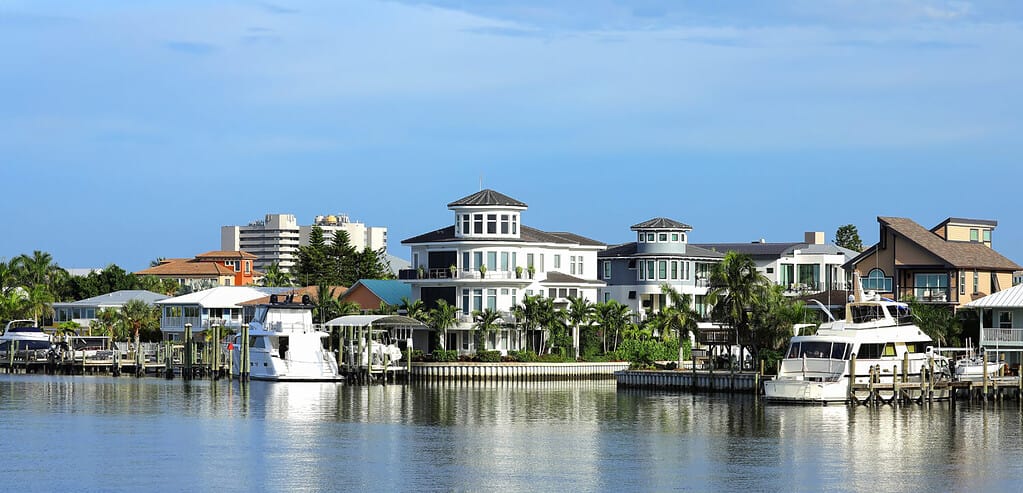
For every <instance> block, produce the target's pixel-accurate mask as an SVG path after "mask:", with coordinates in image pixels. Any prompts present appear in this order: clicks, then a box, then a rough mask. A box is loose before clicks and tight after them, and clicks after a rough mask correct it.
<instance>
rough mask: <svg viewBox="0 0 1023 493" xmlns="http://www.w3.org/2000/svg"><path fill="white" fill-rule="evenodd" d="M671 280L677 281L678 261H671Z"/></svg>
mask: <svg viewBox="0 0 1023 493" xmlns="http://www.w3.org/2000/svg"><path fill="white" fill-rule="evenodd" d="M671 278H672V279H678V260H672V261H671Z"/></svg>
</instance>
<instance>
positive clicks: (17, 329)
mask: <svg viewBox="0 0 1023 493" xmlns="http://www.w3.org/2000/svg"><path fill="white" fill-rule="evenodd" d="M51 344H52V340H51V338H50V335H49V334H47V333H46V332H43V329H41V328H39V327H37V326H36V322H35V320H11V321H10V322H7V326H6V327H5V328H4V332H3V334H2V335H0V353H3V354H7V351H9V350H11V349H12V348H17V350H18V351H49V350H50V345H51Z"/></svg>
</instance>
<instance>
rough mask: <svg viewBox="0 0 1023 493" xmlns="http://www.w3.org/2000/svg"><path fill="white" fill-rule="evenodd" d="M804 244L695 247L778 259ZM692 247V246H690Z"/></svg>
mask: <svg viewBox="0 0 1023 493" xmlns="http://www.w3.org/2000/svg"><path fill="white" fill-rule="evenodd" d="M799 245H805V243H760V242H755V243H698V244H695V246H698V247H700V248H706V249H708V250H713V251H716V252H721V253H728V252H732V251H734V252H737V253H742V254H745V255H749V256H752V257H759V256H768V257H780V256H781V255H782V254H783V253H785V252H786V251H787V250H789V249H791V248H794V247H797V246H799ZM690 246H693V244H690Z"/></svg>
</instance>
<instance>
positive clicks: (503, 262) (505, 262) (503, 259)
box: [501, 252, 509, 272]
mask: <svg viewBox="0 0 1023 493" xmlns="http://www.w3.org/2000/svg"><path fill="white" fill-rule="evenodd" d="M501 270H503V271H505V272H508V270H509V268H508V252H501Z"/></svg>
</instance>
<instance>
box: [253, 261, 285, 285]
mask: <svg viewBox="0 0 1023 493" xmlns="http://www.w3.org/2000/svg"><path fill="white" fill-rule="evenodd" d="M259 284H260V286H265V287H289V286H293V285H294V283H292V281H291V276H290V275H289V274H288V273H287V272H284V271H282V270H281V266H280V265H279V264H278V263H277V262H274V263H272V264H270V265H269V266H268V267H267V268H266V270H265V271H263V278H262V279H260V280H259Z"/></svg>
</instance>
